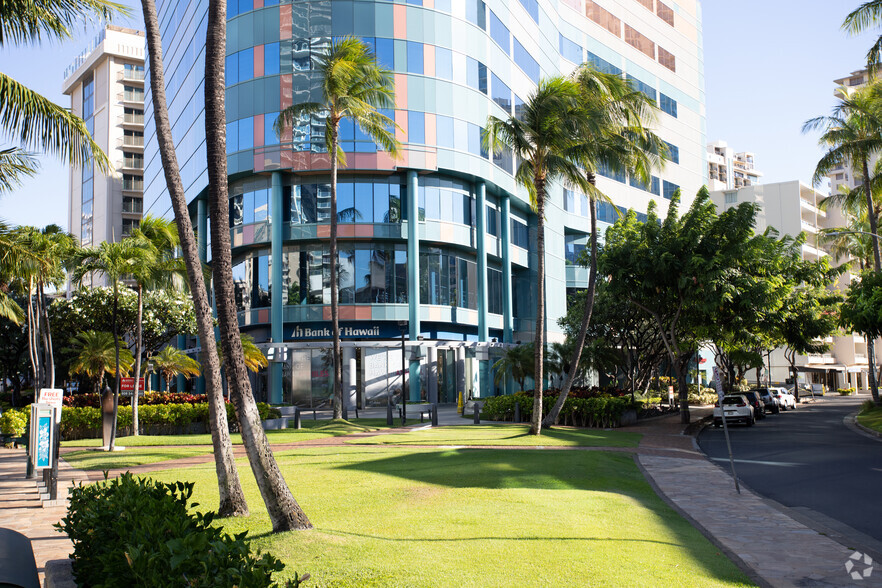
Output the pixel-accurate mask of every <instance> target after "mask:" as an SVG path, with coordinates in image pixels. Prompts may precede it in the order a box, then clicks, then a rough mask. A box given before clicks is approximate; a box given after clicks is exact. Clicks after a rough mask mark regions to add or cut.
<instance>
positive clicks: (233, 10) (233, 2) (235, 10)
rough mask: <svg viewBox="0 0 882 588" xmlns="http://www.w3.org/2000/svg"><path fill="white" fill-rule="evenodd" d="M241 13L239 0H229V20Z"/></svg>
mask: <svg viewBox="0 0 882 588" xmlns="http://www.w3.org/2000/svg"><path fill="white" fill-rule="evenodd" d="M237 14H239V0H227V20H229V19H231V18H233V17H234V16H236V15H237Z"/></svg>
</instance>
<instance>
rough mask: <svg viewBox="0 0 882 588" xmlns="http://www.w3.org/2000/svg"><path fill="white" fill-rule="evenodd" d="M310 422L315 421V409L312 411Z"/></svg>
mask: <svg viewBox="0 0 882 588" xmlns="http://www.w3.org/2000/svg"><path fill="white" fill-rule="evenodd" d="M312 420H314V421H317V420H318V417H317V416H315V409H312Z"/></svg>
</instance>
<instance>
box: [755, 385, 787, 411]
mask: <svg viewBox="0 0 882 588" xmlns="http://www.w3.org/2000/svg"><path fill="white" fill-rule="evenodd" d="M772 390H773V388H756V391H757V392H759V395H760V400H762V402H763V407H764V409H765V412H766V414H768V413H772V414H778V412H780V410H781V404H780V403H779V402H778V399H777V397H776V396H775V394H774V393H773V392H772Z"/></svg>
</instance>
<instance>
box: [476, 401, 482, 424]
mask: <svg viewBox="0 0 882 588" xmlns="http://www.w3.org/2000/svg"><path fill="white" fill-rule="evenodd" d="M475 424H476V425H480V424H481V409H480V408H479V407H478V403H477V402H476V403H475Z"/></svg>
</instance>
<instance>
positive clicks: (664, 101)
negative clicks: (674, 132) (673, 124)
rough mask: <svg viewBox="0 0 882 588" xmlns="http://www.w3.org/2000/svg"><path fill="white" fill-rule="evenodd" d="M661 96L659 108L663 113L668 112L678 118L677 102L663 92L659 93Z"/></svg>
mask: <svg viewBox="0 0 882 588" xmlns="http://www.w3.org/2000/svg"><path fill="white" fill-rule="evenodd" d="M658 96H659V107H660V108H661V109H662V111H663V112H666V113H668V114H670V115H671V116H673V117H674V118H677V101H676V100H674V99H673V98H671V97H670V96H666V95H664V94H662V93H661V92H659V93H658Z"/></svg>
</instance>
